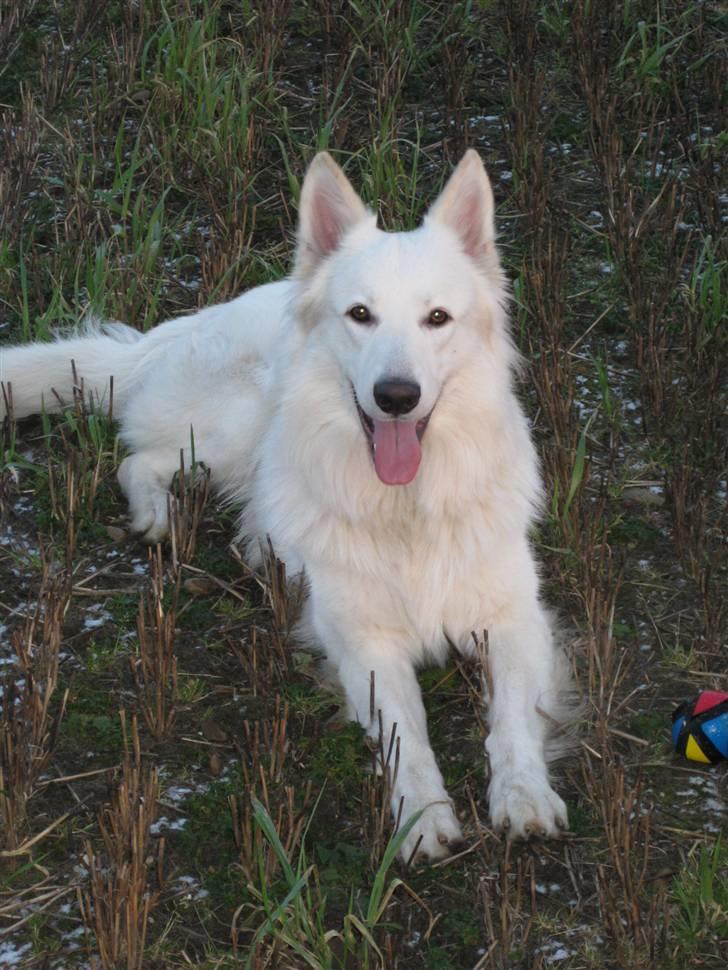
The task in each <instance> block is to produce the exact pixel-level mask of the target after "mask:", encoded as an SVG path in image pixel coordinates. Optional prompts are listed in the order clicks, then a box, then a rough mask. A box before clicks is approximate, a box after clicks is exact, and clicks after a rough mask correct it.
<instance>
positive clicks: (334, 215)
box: [295, 152, 375, 277]
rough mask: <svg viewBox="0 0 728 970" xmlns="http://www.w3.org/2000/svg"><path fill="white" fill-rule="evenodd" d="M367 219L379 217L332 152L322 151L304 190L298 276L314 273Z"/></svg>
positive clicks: (305, 181) (299, 215)
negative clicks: (334, 158) (360, 194)
mask: <svg viewBox="0 0 728 970" xmlns="http://www.w3.org/2000/svg"><path fill="white" fill-rule="evenodd" d="M367 218H369V219H371V220H374V218H375V217H374V216H373V215H372V213H370V212H369V210H368V209H367V207H366V206H365V205H364V203H363V202H362V200H361V199H360V198H359V196H358V195H357V194H356V192H355V191H354V189H353V188H352V186H351V183H350V182H349V180H348V179H347V177H346V176H345V175H344V173H343V172H342V170H341V169H340V168H339V166H338V165H337V164H336V162H335V161H334V160H333V158H332V157H331V155H329V154H328V152H319V154H318V155H316V157H315V158H314V160H313V161H312V162H311V164H310V165H309V167H308V171H307V172H306V177H305V179H304V180H303V187H302V189H301V202H300V205H299V213H298V246H297V248H296V268H295V273H296V276H299V277H306V276H309V275H310V274H311V273H313V272H314V270H315V269H316V267H317V266H318V264H319V263H320V262H321V260H322V259H325V258H326V257H327V256H330V255H331V253H333V252H334V251H335V250H336V249H338V247H339V245H340V243H341V241H342V239H343V238H344V236H345V235H346V234H347V232H348V231H349V230H350V229H352V228H353V227H354V226H355V225H357V224H358V223H360V222H361V221H362V220H364V219H367Z"/></svg>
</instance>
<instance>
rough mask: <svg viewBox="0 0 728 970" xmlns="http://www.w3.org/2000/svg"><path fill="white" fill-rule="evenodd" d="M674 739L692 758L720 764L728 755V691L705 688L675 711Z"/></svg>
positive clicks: (673, 723)
mask: <svg viewBox="0 0 728 970" xmlns="http://www.w3.org/2000/svg"><path fill="white" fill-rule="evenodd" d="M672 743H673V744H674V745H675V747H676V748H677V750H678V751H679V752H680V754H682V755H684V756H685V757H686V758H689V759H690V760H691V761H702V763H703V764H706V765H710V764H713V765H714V764H717V762H719V761H723V760H724V759H726V758H728V694H726V693H724V692H723V691H720V690H704V691H702V692H701V693H700V694H698V696H697V697H695V698H693V700H691V701H684V702H683V703H682V704H681V705H680V706H679V707H678V708H677V709H676V710H675V711H673V714H672Z"/></svg>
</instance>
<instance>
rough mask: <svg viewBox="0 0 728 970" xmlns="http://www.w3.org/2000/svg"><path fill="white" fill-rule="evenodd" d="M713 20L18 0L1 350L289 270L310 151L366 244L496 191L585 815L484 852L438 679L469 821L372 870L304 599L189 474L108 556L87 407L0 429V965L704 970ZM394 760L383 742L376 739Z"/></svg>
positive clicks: (384, 831)
mask: <svg viewBox="0 0 728 970" xmlns="http://www.w3.org/2000/svg"><path fill="white" fill-rule="evenodd" d="M726 29H728V17H726V13H725V8H722V5H720V4H719V3H714V2H708V0H706V2H703V3H692V2H680V0H651V2H647V0H624V2H602V3H598V2H596V0H591V2H590V0H571V2H569V0H544V2H538V0H512V2H508V0H480V2H477V0H464V2H452V3H449V2H435V0H414V2H411V3H401V2H396V0H300V2H292V0H269V2H266V3H262V2H261V3H255V2H234V0H206V2H194V0H148V2H134V0H119V2H105V0H101V2H99V0H78V2H77V3H75V4H70V3H63V2H52V0H6V2H5V3H4V4H3V6H2V11H0V114H1V116H2V120H1V121H0V347H1V345H2V344H7V343H11V342H16V341H26V340H32V339H47V338H48V337H50V335H52V334H53V333H54V332H55V331H57V330H58V329H62V328H65V327H68V326H70V325H72V324H74V323H75V322H76V321H78V320H79V319H82V318H84V317H85V316H87V315H88V314H91V313H94V314H102V315H105V316H107V317H109V318H112V319H119V320H124V321H126V322H128V323H130V324H133V325H134V326H135V327H138V328H139V329H141V330H146V329H148V328H150V327H153V326H155V325H156V324H158V323H159V322H161V321H162V320H164V319H166V318H168V317H170V316H174V315H178V314H181V313H184V312H186V311H189V310H190V309H193V308H196V307H201V306H204V305H207V304H209V303H213V302H216V301H220V300H225V299H228V298H230V297H232V296H234V295H236V294H237V293H239V292H240V291H241V290H243V289H245V288H246V287H249V286H252V285H255V284H258V283H261V282H264V281H268V280H272V279H276V278H279V277H281V276H283V275H284V274H285V273H286V272H287V268H288V266H289V265H290V260H291V254H292V241H293V233H294V229H295V219H296V203H297V198H298V194H299V190H300V184H301V179H302V175H303V172H304V170H305V167H306V164H307V163H308V162H309V161H310V159H311V158H312V157H313V154H314V153H315V151H317V150H319V149H323V148H326V149H328V150H329V151H331V152H332V153H333V154H334V155H335V157H336V158H337V159H338V160H339V161H340V162H341V163H342V164H343V165H344V166H345V168H346V171H347V173H348V174H349V176H350V178H351V179H352V181H353V183H354V184H355V185H356V186H357V187H358V188H359V189H360V190H361V192H362V194H363V197H364V198H365V199H366V200H367V201H368V202H369V203H370V204H371V205H372V206H374V207H375V208H377V209H378V211H379V215H380V219H381V223H382V224H383V226H384V227H385V228H388V229H399V228H410V227H412V226H414V225H415V224H416V223H417V222H418V220H419V219H420V217H421V216H422V214H423V212H424V211H425V209H426V205H427V203H428V201H429V200H431V199H432V198H433V197H434V195H435V194H436V192H437V190H438V188H439V186H440V185H441V183H442V181H443V179H444V177H445V175H446V173H447V172H448V171H449V170H450V169H451V167H452V165H453V164H454V163H455V162H456V161H457V159H458V158H459V157H460V155H461V154H462V152H463V150H464V149H465V148H466V147H475V148H477V149H478V151H479V152H480V154H481V156H482V157H483V159H484V161H485V163H486V166H487V168H488V170H489V172H490V174H491V178H492V180H493V184H494V189H495V194H496V200H497V204H498V227H499V241H500V246H501V249H502V253H503V257H504V261H505V265H506V268H507V273H508V276H509V278H510V280H511V282H512V292H513V303H512V319H513V331H514V336H515V339H516V341H517V343H518V345H519V347H520V349H521V351H522V353H523V358H524V366H523V368H522V371H521V374H520V377H519V392H520V394H521V396H522V398H523V400H524V401H525V403H526V406H527V409H528V413H529V416H530V417H531V419H532V421H533V425H534V429H535V434H536V437H537V441H538V444H539V447H540V450H541V454H542V458H543V469H544V475H545V478H546V481H547V489H548V495H549V503H548V507H547V509H546V510H545V514H544V516H543V518H542V521H541V522H540V525H539V529H538V531H537V533H536V534H535V535H534V537H533V539H534V543H535V545H536V547H537V549H538V552H539V557H540V559H541V561H542V562H543V573H544V579H545V587H546V595H547V598H548V600H549V602H550V604H551V605H552V606H553V607H554V608H555V609H556V610H557V611H558V613H559V615H560V617H561V620H562V624H563V630H564V637H565V639H566V641H567V643H568V644H569V648H570V654H571V657H572V662H573V666H574V671H575V676H576V680H577V683H578V685H579V690H580V692H581V695H582V697H583V699H584V710H585V714H584V722H583V724H582V725H580V727H579V731H578V734H577V737H576V739H575V746H574V750H573V751H572V753H571V754H570V755H569V756H568V757H567V758H566V759H565V760H564V761H563V762H562V763H561V765H560V766H559V768H558V788H559V790H560V791H561V792H562V794H563V795H564V797H565V799H566V800H567V803H568V806H569V812H570V821H571V829H570V832H569V833H568V834H567V835H566V836H565V837H564V838H563V839H562V840H560V841H558V842H549V843H543V844H539V843H532V844H528V845H509V844H507V843H506V842H505V841H504V839H503V838H502V837H500V836H498V835H496V834H495V833H494V832H492V831H491V830H490V828H489V824H488V815H487V803H486V785H487V778H486V765H485V759H484V755H483V739H484V736H485V731H486V725H485V718H484V714H483V712H482V710H481V706H480V701H479V682H480V673H479V671H478V670H477V669H476V667H475V666H470V665H466V664H463V663H462V662H458V661H456V660H455V659H454V658H453V661H452V663H451V665H450V666H448V667H447V668H446V669H441V670H426V671H423V672H422V675H421V683H422V685H423V691H424V694H425V700H426V706H427V709H428V714H429V719H430V726H431V736H432V739H433V744H434V747H435V750H436V753H437V756H438V760H439V762H440V764H441V766H442V768H443V773H444V775H445V779H446V783H447V784H448V787H449V790H450V791H451V793H452V794H453V797H454V798H455V801H456V804H457V808H458V811H459V813H460V814H461V816H462V818H463V820H464V825H465V829H466V840H465V845H464V847H463V850H462V851H461V852H460V853H458V854H457V855H456V856H454V857H452V858H450V859H448V860H446V861H445V862H442V863H439V864H437V865H435V866H427V865H422V866H419V865H415V866H411V867H409V868H407V867H405V866H403V865H402V864H401V863H399V862H398V861H393V855H394V849H395V848H396V841H395V842H393V841H392V840H393V838H395V837H394V836H393V833H392V823H391V820H390V817H389V810H388V807H387V791H386V788H387V780H386V779H387V774H386V772H384V773H383V774H381V773H379V774H378V773H377V772H376V771H371V770H369V769H370V767H372V766H373V765H375V764H376V762H377V761H378V760H379V761H381V760H385V761H386V756H387V752H386V751H383V750H381V748H382V746H381V745H380V749H379V750H373V751H372V750H370V749H369V748H368V747H367V746H366V745H365V742H364V739H363V737H362V733H361V732H360V731H359V729H358V728H357V727H356V726H354V725H351V724H347V723H345V722H344V721H343V720H342V719H341V717H340V716H338V710H339V699H338V698H337V696H336V694H335V693H334V692H332V690H331V689H330V688H329V686H328V685H327V684H326V683H324V682H323V680H322V676H321V673H320V670H319V668H318V666H317V663H316V659H315V657H314V656H312V655H311V654H310V653H308V652H305V651H300V650H298V651H297V650H295V649H294V644H293V643H292V642H291V639H290V638H289V635H288V631H289V629H290V627H291V624H292V621H293V619H294V617H295V614H296V610H297V606H298V602H299V599H300V590H298V589H295V588H293V589H291V588H287V587H286V583H285V574H284V570H283V568H282V566H281V565H280V564H279V563H277V562H276V561H275V559H274V557H273V556H271V557H270V560H269V564H268V568H267V570H266V572H265V574H264V575H255V574H253V573H252V572H251V571H250V570H249V569H248V568H247V567H246V565H245V563H244V562H243V561H241V559H240V556H239V555H237V554H236V552H235V550H234V549H231V546H230V543H231V541H232V539H233V537H234V534H235V511H234V510H233V509H230V508H225V507H223V506H219V505H218V504H216V502H215V500H214V498H213V497H211V496H208V495H207V492H206V488H205V483H204V480H198V481H197V482H196V483H194V484H193V483H191V481H190V479H189V476H188V477H187V478H185V476H184V475H182V474H181V475H180V476H179V480H178V482H177V485H176V502H175V516H174V518H175V523H174V530H173V542H172V543H171V544H170V543H168V544H165V545H163V546H161V547H157V548H154V549H147V548H146V547H144V546H143V545H142V544H141V543H140V542H139V541H138V540H137V539H136V538H135V537H134V536H131V535H129V534H128V530H127V528H126V521H125V507H124V502H123V500H122V497H121V495H120V491H119V488H118V485H117V483H116V479H115V468H116V466H117V465H118V462H119V461H120V458H121V457H123V456H122V455H121V446H120V445H119V443H118V442H117V440H116V439H115V427H114V424H113V420H110V419H109V418H107V417H105V416H103V415H101V414H99V413H97V412H96V411H95V410H94V408H93V406H92V404H91V403H89V402H88V401H87V400H85V399H84V396H83V395H82V394H79V396H78V399H77V401H76V403H75V406H74V407H73V408H72V409H70V410H69V411H67V412H66V413H64V414H63V415H59V416H55V417H52V418H51V417H49V416H47V415H43V416H41V417H39V418H38V419H33V420H31V421H25V422H22V423H14V422H12V421H6V422H5V426H4V427H3V429H2V435H3V437H2V440H1V441H0V515H1V518H0V678H1V683H2V687H1V690H2V693H1V695H0V705H1V707H0V967H3V968H4V967H38V968H41V967H42V968H71V967H101V968H117V967H118V968H122V967H123V968H127V967H128V968H145V970H146V968H150V970H155V968H178V967H179V968H182V967H187V966H196V967H204V968H209V970H212V968H224V967H232V966H241V967H251V968H255V970H262V968H304V967H309V968H359V967H362V968H376V967H382V968H395V967H397V968H402V970H408V968H423V970H445V968H468V970H476V968H477V970H508V968H515V970H520V968H523V970H526V968H528V970H531V968H534V970H535V968H545V967H552V966H556V967H559V968H563V970H582V968H619V970H624V968H659V970H678V968H680V970H683V968H687V967H700V968H715V970H717V968H719V967H724V966H726V965H727V963H728V949H726V942H725V941H726V939H728V843H727V842H726V836H725V828H726V820H727V818H728V786H727V784H726V782H727V778H728V776H727V774H726V766H725V764H723V765H719V766H715V767H710V766H705V765H700V764H697V763H694V762H688V761H687V760H684V759H682V758H680V757H679V756H677V755H676V754H675V753H674V752H673V751H672V748H671V745H670V733H669V732H670V718H671V713H672V710H673V708H674V707H675V705H676V704H677V703H678V702H680V701H681V700H683V699H687V698H690V697H692V696H694V695H695V694H697V693H698V692H699V691H700V690H703V689H709V688H712V689H722V690H728V672H727V667H728V665H727V664H726V640H727V634H728V596H726V577H727V574H728V546H726V543H725V536H726V533H727V531H728V521H727V518H728V517H727V516H726V507H727V502H726V497H727V492H726V468H727V467H728V421H727V419H726V414H727V412H728V408H727V407H726V405H727V400H726V385H727V381H728V353H727V351H728V338H727V336H726V327H725V317H726V308H727V300H726V292H727V290H728V287H727V286H726V278H725V268H726V259H727V254H726V236H725V225H726V203H728V194H726V189H725V182H724V181H722V174H721V160H722V159H724V158H725V155H726V149H727V148H728V132H726V130H725V128H724V127H723V126H724V124H725V117H724V115H722V114H721V110H720V104H721V97H722V95H723V92H724V90H725V83H726V80H727V79H728V71H727V69H726V67H727V64H728V58H726V49H725V46H724V39H725V36H726ZM384 747H386V745H385V746H384Z"/></svg>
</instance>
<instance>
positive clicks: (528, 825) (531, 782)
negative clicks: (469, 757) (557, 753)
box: [490, 771, 568, 839]
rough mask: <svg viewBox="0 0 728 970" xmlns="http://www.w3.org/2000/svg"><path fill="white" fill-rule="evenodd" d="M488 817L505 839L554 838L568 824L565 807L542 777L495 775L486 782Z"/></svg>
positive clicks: (523, 772)
mask: <svg viewBox="0 0 728 970" xmlns="http://www.w3.org/2000/svg"><path fill="white" fill-rule="evenodd" d="M490 818H491V822H492V823H493V827H494V828H495V829H496V830H497V831H503V832H506V833H507V834H508V838H509V839H528V838H531V837H532V836H537V837H541V838H550V837H553V836H557V835H558V834H559V832H560V831H561V830H562V829H565V828H566V827H567V825H568V821H567V813H566V805H564V802H563V801H562V799H561V798H559V796H558V795H557V794H556V792H555V791H554V790H553V788H552V787H551V785H549V783H548V779H547V778H546V776H545V774H541V773H536V772H534V773H530V772H528V771H517V772H508V771H502V772H498V773H497V774H495V775H494V776H493V779H492V781H491V783H490Z"/></svg>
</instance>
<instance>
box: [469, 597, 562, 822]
mask: <svg viewBox="0 0 728 970" xmlns="http://www.w3.org/2000/svg"><path fill="white" fill-rule="evenodd" d="M488 632H489V648H488V663H489V666H490V674H491V675H492V691H493V696H492V697H491V698H490V705H489V717H488V720H489V722H490V734H489V736H488V739H487V741H486V743H485V746H486V750H487V752H488V757H489V759H490V769H491V781H490V815H491V820H492V822H493V825H494V826H495V828H497V829H503V830H507V831H508V834H509V836H510V837H511V838H528V837H529V836H530V835H544V836H552V835H556V834H558V830H559V829H560V828H565V827H566V824H567V821H566V806H565V805H564V803H563V801H562V800H561V798H559V796H558V795H557V794H556V792H555V791H554V790H553V788H552V787H551V785H550V783H549V777H548V770H547V767H546V756H545V742H546V737H547V734H548V731H549V722H548V718H547V716H545V715H544V713H542V712H548V711H549V710H550V709H555V708H557V707H558V700H559V699H558V698H557V697H555V696H554V695H555V694H556V693H557V692H558V690H559V688H560V686H561V685H560V684H559V679H558V677H557V670H558V665H557V662H556V661H557V658H556V653H555V647H554V644H553V638H552V635H551V629H550V626H549V621H548V618H547V616H546V615H545V614H544V613H543V611H542V610H541V608H540V606H539V605H538V604H537V603H534V604H533V606H532V608H531V610H530V612H529V613H527V614H526V616H525V617H519V619H518V621H517V622H513V623H511V624H504V625H500V626H499V625H495V626H493V625H492V626H491V628H490V629H489V631H488Z"/></svg>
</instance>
